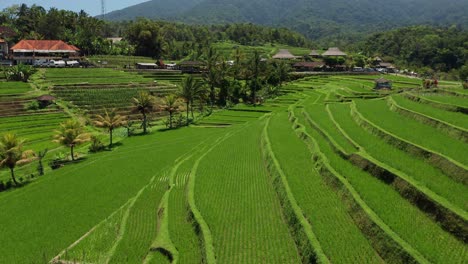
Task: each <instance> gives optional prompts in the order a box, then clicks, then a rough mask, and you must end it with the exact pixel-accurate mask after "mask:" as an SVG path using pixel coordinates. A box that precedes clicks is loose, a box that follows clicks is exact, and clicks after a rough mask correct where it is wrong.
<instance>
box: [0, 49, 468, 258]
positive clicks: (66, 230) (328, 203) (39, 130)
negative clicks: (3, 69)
mask: <svg viewBox="0 0 468 264" xmlns="http://www.w3.org/2000/svg"><path fill="white" fill-rule="evenodd" d="M218 48H219V49H222V48H225V50H226V53H227V52H228V51H227V50H228V47H218ZM275 48H278V47H275ZM296 52H300V51H296ZM293 53H294V52H293ZM95 59H97V60H101V59H104V58H95ZM122 61H124V58H116V59H115V62H113V63H115V64H120V63H123V62H122ZM159 77H161V82H160V81H158V83H157V84H155V83H154V82H153V79H155V80H158V78H159ZM180 77H181V76H162V75H161V76H157V75H150V76H146V73H142V74H138V73H133V72H122V71H118V70H112V69H47V70H46V71H45V72H44V78H45V79H44V81H45V82H47V83H49V84H51V85H52V86H53V87H52V88H50V92H52V93H53V94H54V95H55V96H57V98H58V107H57V108H56V109H55V110H54V111H53V112H52V111H49V112H40V111H39V112H28V111H26V112H23V110H21V111H20V112H21V113H22V114H21V115H18V116H7V115H6V116H3V117H0V134H2V133H5V132H15V133H17V134H18V135H20V136H21V137H23V138H27V139H28V141H29V142H30V143H28V144H27V147H29V148H32V149H34V150H36V151H37V150H40V149H43V148H45V147H48V148H57V147H58V146H55V145H53V144H52V143H51V142H50V138H51V136H52V133H53V132H52V131H53V130H54V128H56V127H57V125H58V124H59V123H60V122H61V121H62V120H65V119H67V118H69V117H70V116H74V117H82V116H86V115H91V114H93V111H92V110H94V109H99V108H103V107H111V106H115V107H118V108H121V109H123V110H125V109H128V107H129V104H128V99H129V98H131V97H133V96H134V95H135V92H136V91H138V90H143V89H145V90H148V91H150V92H153V93H158V92H159V93H160V94H164V93H165V92H168V93H170V92H171V91H172V90H171V89H173V87H174V86H172V88H171V86H170V84H176V83H177V82H179V81H180V79H181V78H180ZM378 77H379V76H367V75H357V76H355V75H338V76H312V77H307V78H304V79H299V80H297V81H294V82H292V83H289V84H287V85H285V86H284V91H285V92H287V93H285V94H284V95H282V96H279V97H278V98H275V99H272V100H268V101H267V102H265V103H264V104H263V105H261V106H257V107H253V106H248V105H243V104H239V105H237V106H234V107H232V108H231V109H222V110H221V109H220V110H216V111H214V112H213V114H212V115H210V116H209V117H205V118H204V119H202V120H199V121H198V122H197V123H196V124H194V125H191V126H189V127H184V128H181V129H177V130H170V131H159V130H157V129H154V130H153V131H152V132H151V133H149V134H148V135H145V136H135V137H130V138H123V137H121V138H119V145H118V146H116V147H115V148H114V149H113V150H112V151H106V152H101V153H98V154H92V155H87V156H86V158H85V159H83V160H81V161H80V162H78V163H76V164H71V165H67V166H65V167H63V168H61V169H59V170H54V171H51V170H48V171H47V173H46V175H45V176H43V177H40V178H36V179H35V180H33V181H31V183H29V184H27V185H25V186H23V187H22V188H14V189H10V190H8V191H4V192H0V212H2V213H1V214H0V223H1V224H0V234H1V235H0V245H1V246H0V256H1V258H0V263H182V264H184V263H210V264H211V263H346V264H347V263H460V264H461V263H467V262H468V247H467V241H468V238H467V237H468V226H467V221H468V219H467V218H468V214H467V210H468V203H467V201H468V191H467V186H466V181H464V180H463V179H465V178H466V177H468V172H467V168H468V158H467V157H468V155H467V154H468V145H467V143H466V142H465V141H463V140H462V139H459V138H457V137H454V136H452V134H451V133H447V131H445V130H441V129H440V128H437V127H436V126H435V125H434V124H433V123H427V122H425V121H424V120H426V119H417V118H416V115H406V114H403V113H402V112H401V111H396V110H395V109H394V108H392V105H391V102H395V103H396V104H397V105H398V106H400V107H404V108H405V109H409V110H411V111H413V112H415V113H418V114H419V115H423V116H425V117H427V118H430V119H433V120H438V121H441V122H444V124H447V126H445V127H444V129H451V128H453V129H456V130H457V133H460V131H461V130H466V129H467V128H468V125H467V120H468V119H466V114H464V113H463V112H451V111H448V110H444V109H441V108H437V107H436V106H434V105H432V104H427V103H423V102H417V101H413V100H409V99H408V98H407V97H406V96H405V95H406V93H409V92H412V93H414V92H415V91H414V89H419V88H418V87H419V86H420V85H421V80H416V79H408V78H404V77H401V76H385V77H386V78H389V79H391V80H392V81H393V82H394V85H395V89H394V90H393V91H389V92H385V93H380V92H376V91H374V90H373V89H372V88H373V80H374V79H376V78H378ZM162 83H164V84H162ZM7 84H8V83H0V100H9V99H8V98H7V97H8V96H10V95H12V94H13V95H15V96H17V98H16V99H15V100H17V102H18V104H23V101H21V100H23V99H24V98H29V99H28V100H30V99H31V98H33V97H32V95H31V96H30V94H31V93H32V94H33V95H34V96H35V93H38V94H39V93H44V91H36V90H34V89H33V88H32V87H31V86H25V85H24V84H19V83H17V84H16V83H15V84H11V85H10V84H8V85H7ZM446 85H449V84H446ZM450 87H451V86H450ZM2 89H4V90H3V92H2ZM439 89H450V90H451V91H453V89H458V88H453V87H452V88H439ZM407 90H411V91H407ZM439 94H441V91H439V92H438V93H435V92H431V91H425V93H424V97H425V98H428V99H430V100H434V101H436V100H437V101H439V102H441V103H444V104H453V105H456V106H461V107H463V106H464V105H466V98H464V97H462V96H455V95H444V96H439ZM440 98H444V99H440ZM31 100H32V99H31ZM123 110H122V111H123ZM10 111H13V110H10ZM15 111H16V110H15ZM18 111H19V110H18ZM7 112H8V111H7ZM2 113H3V112H2ZM120 132H123V131H120ZM120 132H119V133H120ZM449 132H450V131H449ZM401 142H404V143H401ZM403 145H404V146H408V145H411V146H413V147H417V148H420V149H424V150H425V151H426V152H424V153H433V154H437V155H439V156H437V157H442V158H445V162H447V163H445V164H446V165H447V166H450V165H454V166H458V167H459V168H461V171H459V173H460V174H461V176H460V175H459V176H460V177H461V178H462V180H461V181H460V180H455V179H454V178H453V177H451V175H450V172H449V171H446V170H443V169H441V167H440V166H437V164H438V163H437V162H438V161H440V160H436V158H434V157H435V156H430V157H429V158H428V156H427V155H426V154H422V153H423V152H420V151H414V148H408V147H403ZM58 151H60V149H59V150H58ZM79 151H83V150H79ZM36 166H37V162H34V163H32V164H30V165H29V166H26V167H22V168H19V170H18V176H19V177H26V176H27V175H29V174H31V173H33V172H34V171H35V167H36ZM8 175H9V174H8V171H6V170H2V171H0V181H1V180H6V179H8ZM463 177H465V178H463Z"/></svg>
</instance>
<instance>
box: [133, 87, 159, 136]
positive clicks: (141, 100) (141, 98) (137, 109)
mask: <svg viewBox="0 0 468 264" xmlns="http://www.w3.org/2000/svg"><path fill="white" fill-rule="evenodd" d="M155 105H156V100H155V98H154V96H152V95H150V94H149V93H148V92H139V93H138V96H137V97H134V98H133V109H132V112H134V113H140V114H141V115H142V117H143V122H142V124H141V126H142V127H143V133H144V134H146V132H147V127H148V114H149V113H151V112H152V111H153V110H154V107H155Z"/></svg>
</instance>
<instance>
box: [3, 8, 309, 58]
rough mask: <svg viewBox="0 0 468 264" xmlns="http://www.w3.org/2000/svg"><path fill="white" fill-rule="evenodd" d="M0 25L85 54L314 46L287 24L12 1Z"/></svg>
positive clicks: (167, 54)
mask: <svg viewBox="0 0 468 264" xmlns="http://www.w3.org/2000/svg"><path fill="white" fill-rule="evenodd" d="M0 26H3V27H7V28H10V29H12V31H13V32H11V33H10V34H8V35H7V36H4V37H5V38H7V40H8V41H10V42H18V41H19V40H21V39H60V40H64V41H66V42H68V43H70V44H73V45H75V46H78V47H80V49H81V50H82V51H83V52H84V54H86V55H92V54H112V55H142V56H150V57H154V58H172V59H180V58H182V57H185V56H187V55H188V54H189V53H192V52H196V51H201V50H203V49H205V48H207V47H208V46H210V43H213V42H217V41H233V42H237V43H239V44H242V45H254V46H258V45H263V44H265V43H281V44H287V45H291V46H307V45H310V41H308V40H307V39H306V38H305V37H304V36H303V35H301V34H299V33H296V32H293V31H291V30H288V29H284V28H269V27H263V26H257V25H253V24H230V25H211V26H208V25H187V24H182V23H172V22H163V21H153V20H149V19H139V20H136V21H129V22H105V21H103V20H100V19H97V18H94V17H90V16H89V15H88V14H87V13H85V12H84V11H81V12H79V13H75V12H72V11H66V10H58V9H56V8H51V9H50V10H45V9H44V8H43V7H41V6H38V5H32V6H30V7H29V6H27V5H25V4H22V5H14V6H12V7H9V8H6V9H4V10H3V11H1V12H0ZM107 37H125V39H126V40H127V41H128V42H127V41H124V42H121V43H117V44H113V43H111V42H110V41H108V40H107V39H106V38H107Z"/></svg>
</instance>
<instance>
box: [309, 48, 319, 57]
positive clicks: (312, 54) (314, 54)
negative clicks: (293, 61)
mask: <svg viewBox="0 0 468 264" xmlns="http://www.w3.org/2000/svg"><path fill="white" fill-rule="evenodd" d="M309 56H311V57H320V53H318V51H316V50H312V51H311V52H310V53H309Z"/></svg>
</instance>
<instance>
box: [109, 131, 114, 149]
mask: <svg viewBox="0 0 468 264" xmlns="http://www.w3.org/2000/svg"><path fill="white" fill-rule="evenodd" d="M113 131H114V130H113V129H109V139H110V143H109V148H112V132H113Z"/></svg>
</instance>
